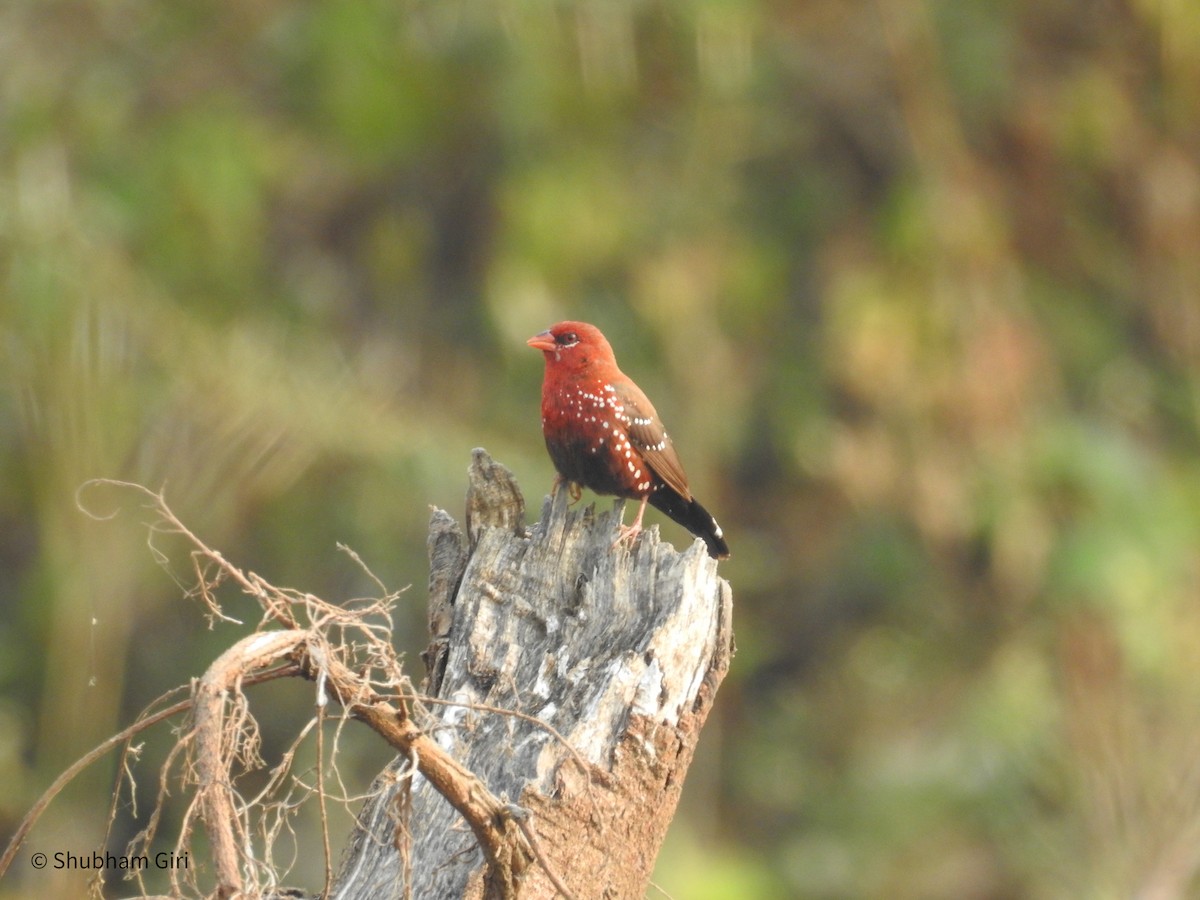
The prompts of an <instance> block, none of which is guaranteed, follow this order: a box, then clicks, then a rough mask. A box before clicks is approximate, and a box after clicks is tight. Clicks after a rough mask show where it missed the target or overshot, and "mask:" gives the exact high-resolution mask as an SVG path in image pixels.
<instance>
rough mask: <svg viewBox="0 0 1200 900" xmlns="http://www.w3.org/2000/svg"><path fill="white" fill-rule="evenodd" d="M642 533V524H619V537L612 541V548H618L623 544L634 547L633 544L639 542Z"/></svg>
mask: <svg viewBox="0 0 1200 900" xmlns="http://www.w3.org/2000/svg"><path fill="white" fill-rule="evenodd" d="M641 533H642V526H641V525H640V524H638V525H618V526H617V539H616V540H615V541H613V542H612V549H613V550H616V549H617V548H618V547H620V546H621V545H622V544H624V545H625V546H627V547H629V549H630V550H632V549H633V545H634V544H635V543H637V539H638V535H639V534H641Z"/></svg>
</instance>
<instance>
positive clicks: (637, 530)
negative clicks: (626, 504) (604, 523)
mask: <svg viewBox="0 0 1200 900" xmlns="http://www.w3.org/2000/svg"><path fill="white" fill-rule="evenodd" d="M649 501H650V495H649V494H647V495H646V496H645V497H643V498H642V503H641V505H640V506H639V507H638V513H637V516H636V517H635V518H634V520H633V524H632V525H625V524H624V523H622V524H621V525H619V526H618V527H617V539H616V540H615V541H613V544H612V545H613V547H617V546H618V545H620V544H628V545H629V547H630V548H631V549H632V547H633V542H634V541H636V540H637V536H638V535H639V534H641V533H642V516H643V515H645V513H646V504H647V503H648V502H649Z"/></svg>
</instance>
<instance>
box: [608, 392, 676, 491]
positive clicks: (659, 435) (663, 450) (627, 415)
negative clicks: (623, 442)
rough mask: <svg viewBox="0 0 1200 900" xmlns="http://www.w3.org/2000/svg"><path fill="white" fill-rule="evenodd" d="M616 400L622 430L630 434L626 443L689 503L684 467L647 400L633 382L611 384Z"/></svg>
mask: <svg viewBox="0 0 1200 900" xmlns="http://www.w3.org/2000/svg"><path fill="white" fill-rule="evenodd" d="M614 387H615V388H616V391H617V398H618V399H619V400H620V401H621V404H622V406H624V413H623V415H622V419H623V420H624V425H625V431H626V433H627V434H628V435H629V443H630V444H632V445H633V447H634V449H636V450H637V451H638V452H639V453H641V454H642V458H643V459H645V460H646V465H648V466H649V467H650V468H651V469H653V470H654V474H656V475H657V476H658V477H659V478H661V479H662V480H663V481H665V482H666V483H667V485H668V486H670V487H671V488H672V489H673V490H674V491H675V492H676V493H678V494H679V495H680V496H681V497H683V499H685V500H691V499H692V493H691V491H690V490H689V489H688V483H687V475H686V474H684V471H683V464H682V463H680V462H679V456H678V455H677V454H676V453H675V445H674V444H672V443H671V438H670V436H669V435H668V434H667V431H666V429H665V428H663V424H662V420H661V419H659V417H658V413H657V412H656V411H655V409H654V404H652V403H651V402H650V400H649V398H647V397H646V395H645V394H644V393H642V390H641V388H639V387H638V386H637V385H636V384H634V383H633V382H628V381H627V382H624V383H620V384H616V385H614Z"/></svg>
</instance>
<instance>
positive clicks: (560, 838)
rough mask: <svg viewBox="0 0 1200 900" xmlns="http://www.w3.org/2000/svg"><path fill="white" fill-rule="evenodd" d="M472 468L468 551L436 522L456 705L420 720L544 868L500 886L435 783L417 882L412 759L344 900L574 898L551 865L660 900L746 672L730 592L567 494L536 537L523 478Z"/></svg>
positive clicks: (381, 810)
mask: <svg viewBox="0 0 1200 900" xmlns="http://www.w3.org/2000/svg"><path fill="white" fill-rule="evenodd" d="M469 472H470V489H469V491H468V499H467V533H468V537H467V539H464V536H463V534H462V531H461V529H460V528H459V526H458V525H457V524H456V523H455V522H454V521H453V520H452V518H451V517H450V516H449V515H448V514H447V513H445V512H444V511H442V510H434V512H433V515H432V518H431V523H430V535H429V551H430V562H431V572H430V579H429V584H430V597H429V603H430V628H431V632H432V635H433V640H432V643H431V644H430V646H429V649H428V650H426V651H425V653H424V654H422V656H423V658H424V659H425V661H426V666H427V668H428V674H427V677H426V691H427V693H428V695H429V696H430V697H432V698H436V699H437V700H438V701H439V703H438V704H437V705H433V704H429V705H428V713H429V716H428V718H427V719H426V720H425V721H423V722H422V725H423V727H424V728H425V729H426V731H427V733H429V735H430V736H431V737H432V738H433V740H435V741H437V743H438V744H439V745H441V746H442V747H443V748H445V749H446V750H448V751H449V752H450V753H451V754H452V755H453V756H454V757H455V758H456V759H458V760H459V761H460V762H461V763H462V764H463V765H464V766H465V767H466V768H467V769H469V770H470V771H472V772H473V773H474V774H475V775H476V776H477V777H479V778H480V779H481V780H482V781H483V782H484V784H486V785H487V787H488V788H489V789H490V791H491V792H492V793H493V794H495V795H496V796H497V797H499V798H500V799H501V800H504V801H507V802H508V803H510V804H514V805H515V806H513V807H511V809H512V813H513V815H514V816H515V821H519V823H520V824H521V825H522V826H524V828H523V829H517V828H513V827H512V825H513V824H514V823H513V822H509V823H505V824H507V826H508V831H507V833H509V834H512V835H513V839H514V852H516V853H517V854H518V856H519V855H520V853H519V852H518V848H516V847H515V844H517V843H521V841H522V838H521V831H523V830H527V831H529V832H531V833H532V834H533V835H534V836H535V840H536V845H537V853H535V854H534V855H535V856H536V855H538V854H540V856H541V857H542V858H543V859H544V861H545V863H546V865H545V866H543V865H542V864H540V863H539V862H538V861H535V860H529V861H528V862H527V864H525V865H523V866H517V867H516V869H515V871H516V872H517V874H518V876H519V880H518V881H517V882H516V883H515V886H514V885H513V884H512V883H507V884H497V883H495V879H490V880H489V878H488V877H487V876H488V875H489V874H494V872H489V869H488V867H487V866H486V865H485V859H484V855H483V853H482V851H481V850H480V848H479V846H478V845H477V843H476V840H475V837H474V835H473V834H472V832H471V830H470V829H468V828H466V827H465V826H464V823H463V820H462V819H461V818H460V817H459V816H458V814H457V813H456V812H455V811H454V810H453V808H452V807H451V806H450V804H449V803H447V802H446V801H445V800H444V799H443V798H442V797H441V795H439V794H438V793H437V792H436V791H435V790H434V789H433V788H432V786H431V785H430V784H429V783H428V782H426V781H425V780H423V779H422V778H420V777H419V776H418V777H417V778H416V779H415V780H414V782H413V789H412V798H411V800H412V804H411V814H410V816H409V830H410V835H411V837H410V846H409V850H410V861H411V873H412V884H411V885H405V883H404V881H405V875H404V866H403V865H402V862H401V854H400V853H399V852H398V851H397V849H396V848H397V815H396V810H397V799H398V791H399V790H401V788H400V787H399V786H398V785H397V778H398V777H399V776H400V775H401V774H402V773H403V772H404V771H405V768H406V766H407V759H397V760H396V761H395V762H394V763H393V764H392V765H391V766H390V767H389V768H388V769H387V770H385V771H384V772H383V773H381V775H380V776H379V778H378V779H377V781H376V785H375V788H376V791H375V792H374V793H373V796H372V798H371V799H369V800H368V801H367V802H366V803H365V805H364V807H363V810H362V812H361V814H360V817H359V823H358V827H357V829H356V831H355V833H354V835H353V836H352V839H351V842H350V845H349V846H348V847H347V851H346V854H345V855H344V857H343V860H342V862H341V865H340V867H339V872H338V876H337V879H336V882H335V886H334V890H333V896H334V897H336V898H338V900H366V898H372V900H375V898H397V900H399V898H403V897H405V896H406V895H407V896H413V897H419V898H423V900H424V898H433V900H443V898H444V900H449V898H484V897H502V896H519V897H521V898H549V897H554V896H558V895H560V891H559V889H558V888H557V887H556V886H555V885H554V883H553V879H552V877H551V876H550V875H549V874H548V873H547V871H546V869H547V868H549V869H551V870H553V871H554V872H556V873H557V875H558V878H559V879H560V881H561V883H562V884H563V885H564V886H565V887H566V888H567V889H568V890H569V891H570V894H571V895H572V896H573V897H575V898H578V900H585V898H599V897H604V898H610V900H614V898H641V897H644V896H645V891H646V887H647V884H648V882H649V879H650V875H651V873H652V871H653V868H654V861H655V858H656V857H657V855H658V850H659V847H660V846H661V844H662V840H663V838H664V836H665V835H666V830H667V826H668V825H669V823H670V821H671V818H672V816H673V815H674V812H675V807H676V804H677V802H678V800H679V795H680V792H681V790H682V787H683V782H684V777H685V775H686V773H687V768H688V765H689V764H690V762H691V759H692V753H693V750H694V749H695V746H696V741H697V739H698V738H699V735H700V729H701V728H702V727H703V725H704V721H705V719H706V717H707V715H708V713H709V711H710V709H711V707H712V703H713V699H714V696H715V694H716V690H717V687H718V686H719V685H720V683H721V680H722V678H723V677H724V675H725V672H726V671H727V669H728V667H729V660H730V655H731V651H732V630H731V606H732V595H731V592H730V588H729V585H728V583H727V582H725V581H724V580H723V579H721V578H719V577H718V576H717V569H716V563H715V562H714V561H713V560H712V559H710V558H709V556H708V554H707V553H706V551H705V549H704V545H703V544H702V543H701V542H700V541H695V542H694V543H693V544H692V545H691V546H690V547H689V548H688V549H687V550H686V551H685V552H683V553H678V552H676V551H675V550H674V549H673V548H672V547H671V546H670V545H668V544H665V543H662V542H661V541H660V540H659V537H658V533H657V530H656V529H650V530H648V531H646V532H644V533H643V535H642V536H641V538H640V539H639V540H638V542H637V543H636V544H635V546H634V547H633V549H632V551H628V550H626V549H624V548H618V549H613V547H612V542H613V539H614V537H615V535H616V525H617V521H616V520H617V516H618V515H619V509H620V502H618V504H617V505H616V508H615V509H614V510H613V511H611V512H605V513H602V514H599V515H597V514H595V513H594V511H593V509H592V508H591V507H586V508H578V509H570V508H568V496H567V494H568V492H567V491H565V490H563V491H559V492H558V494H557V496H556V497H554V498H553V499H552V500H551V499H547V500H546V502H545V503H544V504H543V507H542V514H541V519H540V521H539V522H537V523H536V524H535V525H534V526H533V527H532V529H531V530H530V531H529V533H526V526H525V521H524V519H525V515H524V499H523V498H522V496H521V493H520V490H519V489H518V487H517V485H516V482H515V480H514V479H513V477H512V474H511V473H510V472H509V471H508V470H507V469H506V468H504V467H503V466H501V465H499V464H498V463H495V462H494V461H493V460H492V459H491V458H490V457H489V456H488V455H487V454H486V453H485V452H484V451H482V450H476V451H475V452H474V454H473V458H472V463H471V467H470V470H469ZM447 702H448V703H449V705H446V704H447ZM481 706H487V707H493V708H497V709H499V710H509V711H513V712H515V713H519V714H520V715H519V716H514V715H505V714H503V713H500V712H495V711H487V710H482V709H479V708H478V707H481ZM472 707H475V708H472ZM539 723H545V725H548V726H550V727H551V728H553V729H554V731H555V732H557V734H558V735H560V736H561V737H562V738H563V739H565V743H564V740H560V739H559V737H557V736H556V735H555V734H554V733H553V732H551V731H550V730H548V729H547V728H545V727H542V725H540V724H539ZM567 745H569V747H568V746H567ZM526 812H527V813H528V818H524V816H525V814H526ZM526 850H528V846H527V845H526ZM526 857H528V853H526ZM493 868H494V867H493ZM408 892H411V893H408Z"/></svg>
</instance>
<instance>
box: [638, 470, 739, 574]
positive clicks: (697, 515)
mask: <svg viewBox="0 0 1200 900" xmlns="http://www.w3.org/2000/svg"><path fill="white" fill-rule="evenodd" d="M650 505H651V506H653V507H655V508H656V509H660V510H662V511H663V512H664V513H666V514H667V515H668V516H669V517H670V518H672V519H674V520H675V521H676V522H678V523H679V524H680V525H682V526H683V527H684V528H686V529H687V530H688V531H690V532H691V533H692V534H694V535H696V537H698V538H701V539H702V540H703V541H704V543H706V544H707V545H708V555H709V556H711V557H712V558H713V559H728V558H729V545H728V544H727V543H725V536H724V535H723V534H722V533H721V526H720V525H718V524H717V520H716V519H714V518H713V517H712V514H711V513H710V512H709V511H708V510H707V509H705V508H704V507H703V506H701V505H700V504H699V503H698V502H697V501H696V498H695V497H693V498H692V499H691V500H684V499H683V497H682V496H681V495H680V494H678V493H677V492H676V491H674V490H672V489H671V488H670V487H669V486H667V485H661V486H660V487H659V488H658V490H656V491H655V492H654V493H652V494H651V495H650Z"/></svg>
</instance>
